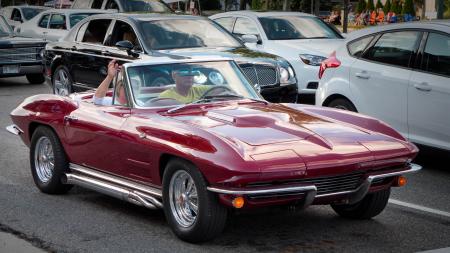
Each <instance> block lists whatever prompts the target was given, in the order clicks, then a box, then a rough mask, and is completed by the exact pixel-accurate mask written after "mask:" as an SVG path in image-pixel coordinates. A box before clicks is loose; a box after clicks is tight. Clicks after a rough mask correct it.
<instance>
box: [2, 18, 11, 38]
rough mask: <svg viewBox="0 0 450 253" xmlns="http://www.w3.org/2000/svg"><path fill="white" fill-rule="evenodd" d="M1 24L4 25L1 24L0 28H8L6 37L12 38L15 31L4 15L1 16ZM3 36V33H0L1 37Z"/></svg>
mask: <svg viewBox="0 0 450 253" xmlns="http://www.w3.org/2000/svg"><path fill="white" fill-rule="evenodd" d="M0 22H2V23H3V25H2V24H0V26H5V27H6V28H7V31H5V35H8V36H11V35H13V34H14V31H13V29H12V28H11V26H10V25H9V24H8V22H7V21H6V19H5V17H3V15H0ZM1 34H2V32H1V31H0V35H1Z"/></svg>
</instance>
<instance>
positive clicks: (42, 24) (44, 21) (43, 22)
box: [38, 14, 50, 28]
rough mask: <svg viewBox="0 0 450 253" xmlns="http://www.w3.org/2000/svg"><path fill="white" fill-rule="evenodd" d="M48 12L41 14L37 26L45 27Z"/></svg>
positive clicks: (48, 15)
mask: <svg viewBox="0 0 450 253" xmlns="http://www.w3.org/2000/svg"><path fill="white" fill-rule="evenodd" d="M49 17H50V14H46V15H44V16H42V18H41V20H40V21H39V24H38V26H39V27H42V28H47V24H48V20H49Z"/></svg>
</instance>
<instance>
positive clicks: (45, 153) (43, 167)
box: [34, 136, 55, 183]
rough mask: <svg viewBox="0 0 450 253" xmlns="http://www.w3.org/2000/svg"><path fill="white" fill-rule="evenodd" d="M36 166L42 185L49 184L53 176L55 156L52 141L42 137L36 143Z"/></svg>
mask: <svg viewBox="0 0 450 253" xmlns="http://www.w3.org/2000/svg"><path fill="white" fill-rule="evenodd" d="M34 166H35V170H36V174H37V176H38V178H39V180H40V181H41V182H42V183H47V182H48V181H49V180H50V179H51V178H52V176H53V168H54V167H55V156H54V153H53V147H52V143H51V142H50V140H49V139H48V138H47V137H45V136H42V137H41V138H39V140H38V141H37V142H36V148H35V151H34Z"/></svg>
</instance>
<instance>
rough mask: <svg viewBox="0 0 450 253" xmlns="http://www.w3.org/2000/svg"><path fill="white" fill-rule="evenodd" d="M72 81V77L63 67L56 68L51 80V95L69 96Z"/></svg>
mask: <svg viewBox="0 0 450 253" xmlns="http://www.w3.org/2000/svg"><path fill="white" fill-rule="evenodd" d="M72 80H73V79H72V76H71V75H70V72H69V69H68V68H67V67H65V66H63V65H61V66H59V67H57V68H56V69H55V72H54V74H53V78H52V86H53V94H56V95H60V96H68V95H70V93H72V90H73V87H72V84H73V81H72Z"/></svg>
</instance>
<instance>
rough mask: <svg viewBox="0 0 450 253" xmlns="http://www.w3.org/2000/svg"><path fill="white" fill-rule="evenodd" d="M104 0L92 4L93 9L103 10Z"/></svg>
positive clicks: (95, 0) (97, 0)
mask: <svg viewBox="0 0 450 253" xmlns="http://www.w3.org/2000/svg"><path fill="white" fill-rule="evenodd" d="M102 4H103V0H94V1H93V2H92V4H91V9H101V8H102Z"/></svg>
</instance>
